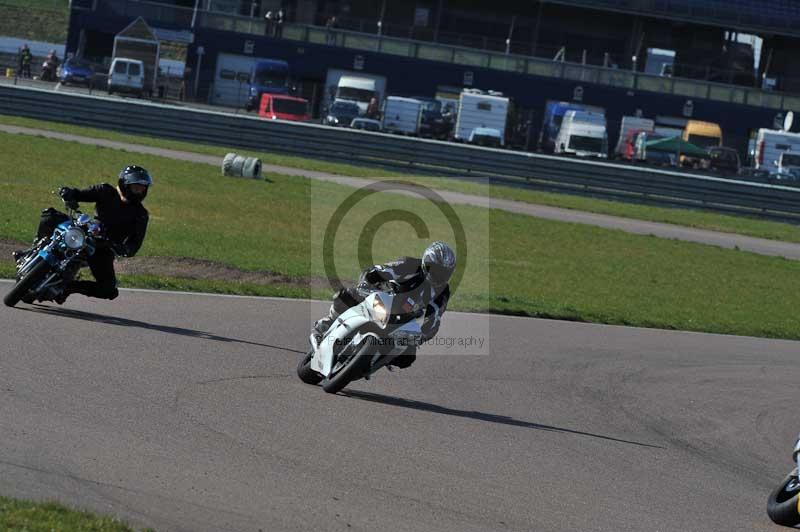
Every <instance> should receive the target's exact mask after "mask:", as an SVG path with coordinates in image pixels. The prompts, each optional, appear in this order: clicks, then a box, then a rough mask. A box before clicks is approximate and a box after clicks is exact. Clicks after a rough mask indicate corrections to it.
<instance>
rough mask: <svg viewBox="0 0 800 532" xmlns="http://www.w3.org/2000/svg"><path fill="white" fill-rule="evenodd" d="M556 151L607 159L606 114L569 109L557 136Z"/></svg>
mask: <svg viewBox="0 0 800 532" xmlns="http://www.w3.org/2000/svg"><path fill="white" fill-rule="evenodd" d="M555 153H570V154H573V155H577V156H579V157H598V158H601V159H607V158H608V132H607V131H606V117H605V115H604V114H602V113H597V112H593V111H567V113H566V114H565V115H564V120H563V121H562V122H561V129H559V131H558V136H557V137H556V145H555Z"/></svg>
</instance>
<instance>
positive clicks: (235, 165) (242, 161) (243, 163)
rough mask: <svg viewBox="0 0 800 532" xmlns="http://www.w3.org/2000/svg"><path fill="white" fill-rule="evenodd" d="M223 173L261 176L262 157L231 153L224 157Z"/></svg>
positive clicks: (236, 175) (233, 175)
mask: <svg viewBox="0 0 800 532" xmlns="http://www.w3.org/2000/svg"><path fill="white" fill-rule="evenodd" d="M222 175H227V176H232V177H250V178H252V179H258V178H260V177H261V159H256V158H255V157H244V156H242V155H238V154H236V153H229V154H227V155H226V156H225V158H224V159H222Z"/></svg>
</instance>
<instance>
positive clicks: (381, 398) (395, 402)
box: [341, 390, 664, 449]
mask: <svg viewBox="0 0 800 532" xmlns="http://www.w3.org/2000/svg"><path fill="white" fill-rule="evenodd" d="M341 393H342V395H345V396H347V397H352V398H354V399H361V400H363V401H371V402H373V403H381V404H385V405H392V406H399V407H402V408H411V409H413V410H421V411H423V412H433V413H434V414H444V415H447V416H455V417H462V418H466V419H476V420H478V421H488V422H489V423H499V424H501V425H509V426H512V427H523V428H526V429H536V430H547V431H553V432H565V433H568V434H577V435H579V436H589V437H592V438H599V439H601V440H608V441H613V442H617V443H627V444H629V445H637V446H639V447H650V448H653V449H664V447H661V446H660V445H652V444H649V443H641V442H636V441H631V440H622V439H619V438H612V437H611V436H603V435H602V434H592V433H591V432H581V431H579V430H572V429H565V428H561V427H554V426H552V425H542V424H539V423H532V422H530V421H521V420H519V419H514V418H512V417H508V416H499V415H497V414H487V413H485V412H477V411H475V410H456V409H454V408H447V407H446V406H440V405H435V404H433V403H425V402H422V401H412V400H410V399H401V398H399V397H390V396H388V395H381V394H378V393H370V392H359V391H355V390H345V391H343V392H341Z"/></svg>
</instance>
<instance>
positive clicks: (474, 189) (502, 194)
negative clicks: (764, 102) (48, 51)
mask: <svg viewBox="0 0 800 532" xmlns="http://www.w3.org/2000/svg"><path fill="white" fill-rule="evenodd" d="M0 124H8V125H17V126H24V127H32V128H39V129H45V130H49V131H59V132H63V133H71V134H76V135H84V136H88V137H96V138H104V139H109V140H115V141H119V142H127V143H130V144H140V145H144V146H155V147H160V148H168V149H174V150H182V151H189V152H195V153H203V154H209V155H217V156H219V157H220V158H222V157H223V156H224V154H225V153H226V152H228V151H232V150H234V151H237V152H239V153H243V154H247V155H251V156H256V157H259V158H261V159H262V160H263V161H264V162H265V163H269V164H275V165H281V166H286V167H289V168H297V169H302V170H313V171H319V172H327V173H332V174H338V175H344V176H351V177H361V178H372V179H383V178H393V177H402V178H403V179H405V180H407V181H412V182H414V183H418V184H422V185H426V186H430V187H435V188H439V189H443V190H452V191H455V192H463V193H467V194H475V195H483V196H490V197H494V198H498V199H508V200H515V201H522V202H526V203H533V204H539V205H548V206H552V207H560V208H565V209H573V210H579V211H586V212H594V213H599V214H608V215H612V216H620V217H624V218H633V219H639V220H647V221H653V222H661V223H669V224H675V225H682V226H686V227H695V228H698V229H706V230H712V231H722V232H728V233H735V234H741V235H747V236H753V237H759V238H766V239H771V240H781V241H785V242H797V243H800V226H796V225H792V224H787V223H779V222H770V221H765V220H758V219H753V218H748V217H743V216H727V215H722V214H715V213H710V212H705V211H698V210H692V209H679V208H664V207H653V206H647V205H637V204H631V203H623V202H615V201H607V200H601V199H595V198H586V197H581V196H572V195H569V194H555V193H548V192H539V191H535V190H528V189H523V188H517V187H510V186H502V185H489V184H486V183H485V182H478V181H473V182H469V181H464V180H459V179H454V178H445V177H432V176H416V175H410V174H401V173H398V172H391V171H387V170H384V169H376V168H367V167H363V166H356V165H351V164H343V163H336V162H329V161H324V160H317V159H307V158H302V157H295V156H290V155H280V154H275V153H265V152H251V151H247V150H239V149H236V148H224V147H217V146H209V145H203V144H197V143H188V142H181V141H172V140H165V139H159V138H153V137H147V136H135V135H127V134H123V133H116V132H111V131H107V130H101V129H94V128H85V127H80V126H71V125H67V124H60V123H55V122H46V121H41V120H33V119H28V118H21V117H12V116H7V115H0Z"/></svg>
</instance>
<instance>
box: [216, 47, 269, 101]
mask: <svg viewBox="0 0 800 532" xmlns="http://www.w3.org/2000/svg"><path fill="white" fill-rule="evenodd" d="M259 60H261V58H260V57H253V56H250V55H233V54H219V57H218V58H217V71H216V74H215V76H214V92H213V97H212V98H211V103H213V104H215V105H225V106H228V107H244V104H245V102H246V101H247V91H248V89H249V88H250V70H251V69H252V68H253V65H254V64H255V62H256V61H259Z"/></svg>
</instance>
